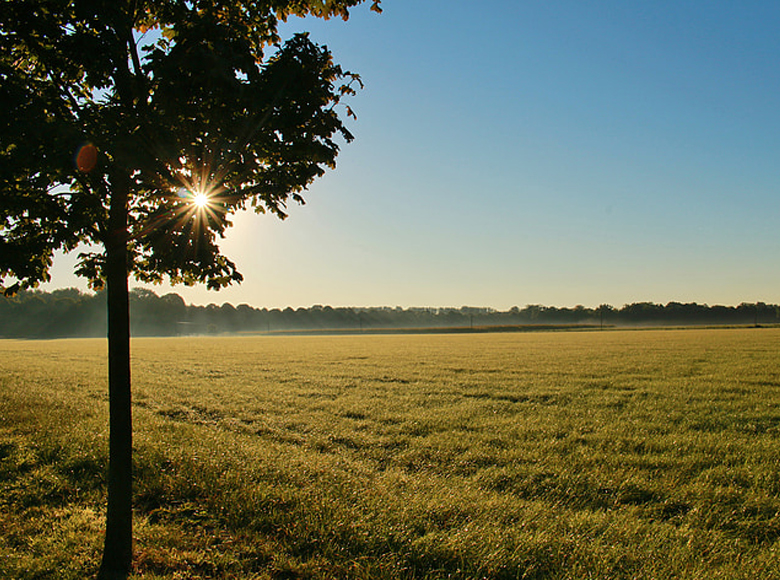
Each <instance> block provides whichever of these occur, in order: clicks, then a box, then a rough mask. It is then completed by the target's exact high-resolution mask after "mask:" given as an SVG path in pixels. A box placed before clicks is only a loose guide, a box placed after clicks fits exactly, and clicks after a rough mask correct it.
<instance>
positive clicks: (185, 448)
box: [0, 329, 780, 580]
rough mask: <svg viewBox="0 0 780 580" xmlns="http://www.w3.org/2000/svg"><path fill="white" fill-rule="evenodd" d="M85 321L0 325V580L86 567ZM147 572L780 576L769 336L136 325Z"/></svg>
mask: <svg viewBox="0 0 780 580" xmlns="http://www.w3.org/2000/svg"><path fill="white" fill-rule="evenodd" d="M105 356H106V346H105V341H101V340H66V341H51V342H22V341H0V577H1V578H19V579H32V578H63V579H71V578H72V579H77V578H78V579H82V578H88V577H90V576H91V575H93V574H94V572H95V571H96V570H97V567H98V563H99V556H100V547H101V542H102V526H103V509H104V507H103V504H104V501H105V497H104V494H105V464H106V455H107V387H106V378H105V377H106V367H105ZM133 356H134V367H133V373H134V376H133V380H134V419H135V425H136V432H135V433H136V434H135V447H136V455H135V462H136V463H135V469H136V483H135V486H136V487H135V497H136V516H135V522H136V526H135V537H136V544H135V549H136V561H135V567H136V571H137V576H136V577H137V578H144V579H147V580H150V579H157V578H166V579H174V578H181V579H184V578H236V579H239V578H241V579H245V578H257V579H261V578H263V579H265V578H274V579H292V578H312V579H330V578H383V579H384V578H387V579H391V578H392V579H411V578H425V579H440V578H441V579H443V578H454V579H458V578H462V579H466V578H487V579H499V578H500V579H504V578H507V579H508V578H512V579H516V578H530V579H543V578H544V579H547V578H549V579H572V580H574V579H586V578H591V579H597V578H598V579H607V578H610V579H612V578H615V579H618V578H620V579H623V578H625V579H629V578H630V579H645V578H646V579H672V578H691V579H693V578H696V579H729V580H731V579H750V580H764V579H780V364H779V363H780V329H723V330H674V331H671V330H669V331H663V330H653V331H609V332H548V333H533V334H488V335H447V336H439V335H423V336H419V335H418V336H341V337H322V336H318V337H252V338H243V339H238V338H186V339H185V338H180V339H139V340H135V341H134V342H133Z"/></svg>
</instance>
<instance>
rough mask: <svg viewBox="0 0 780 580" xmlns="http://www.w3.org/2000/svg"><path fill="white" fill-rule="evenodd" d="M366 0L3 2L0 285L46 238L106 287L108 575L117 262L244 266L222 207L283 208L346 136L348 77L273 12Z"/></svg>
mask: <svg viewBox="0 0 780 580" xmlns="http://www.w3.org/2000/svg"><path fill="white" fill-rule="evenodd" d="M363 1H364V0H14V1H12V2H3V3H2V6H0V108H2V111H3V116H2V119H0V192H2V204H0V290H2V291H3V292H4V293H6V294H12V293H14V292H16V291H18V290H20V289H24V288H30V287H35V286H36V285H37V284H38V283H39V282H41V281H46V280H48V279H49V274H48V271H49V267H50V266H51V262H52V255H53V253H54V252H55V251H56V250H64V251H71V250H74V249H75V248H77V247H79V246H80V245H81V244H85V245H86V246H87V247H89V248H91V249H90V250H89V251H85V252H82V253H81V254H79V259H80V261H79V266H78V268H77V273H78V274H80V275H82V276H85V277H86V278H88V280H89V281H90V283H91V285H92V286H93V287H95V288H100V287H102V286H103V285H105V287H106V290H107V292H106V294H107V310H108V344H109V354H108V357H109V407H110V411H109V414H110V419H109V420H110V435H109V475H108V515H107V529H106V538H105V548H104V554H103V561H102V564H101V571H100V576H101V577H103V578H109V577H124V576H126V575H127V573H128V571H129V569H130V565H131V559H132V547H131V538H132V536H131V533H132V528H131V492H132V486H131V473H132V471H131V468H132V418H131V398H130V339H129V337H130V331H129V321H128V318H129V316H128V308H129V307H128V276H129V275H133V276H135V277H136V278H137V279H139V280H141V281H144V282H159V281H161V280H162V279H163V278H165V277H167V278H169V279H170V280H171V281H172V282H173V283H184V284H195V283H205V284H206V285H207V286H208V287H209V288H213V289H218V288H221V287H224V286H226V285H229V284H231V283H233V282H240V281H241V279H242V277H241V274H240V273H239V272H238V271H237V269H236V266H235V264H234V263H233V262H231V261H230V260H229V259H228V258H227V257H225V256H224V255H222V254H221V253H220V251H219V247H218V244H217V242H218V239H219V238H221V237H223V236H224V234H225V231H226V229H227V228H228V227H229V226H230V225H231V222H230V216H231V214H232V213H234V212H235V211H237V210H239V209H243V208H246V207H249V206H251V207H253V208H254V209H255V210H256V211H258V212H260V213H264V212H266V211H268V212H271V213H273V214H276V215H277V216H278V217H280V218H284V217H286V213H285V210H286V205H287V203H288V201H289V200H293V201H296V202H301V203H302V202H303V198H302V192H303V191H304V190H305V189H306V187H307V186H308V185H309V184H310V183H311V182H312V181H313V180H314V179H315V178H317V177H319V176H321V175H322V174H323V173H324V171H325V168H328V167H330V168H332V167H334V164H335V159H336V156H337V153H338V150H339V148H338V145H337V143H336V141H335V140H334V139H335V138H337V137H339V136H341V137H343V138H344V139H345V140H346V141H350V140H351V139H352V135H351V134H350V133H349V131H348V130H347V129H346V128H345V126H344V125H343V123H342V121H341V119H340V118H339V116H338V114H337V112H336V110H335V109H334V107H335V105H336V104H338V103H339V102H340V99H341V98H342V97H344V96H345V95H350V94H354V85H355V84H358V85H359V84H360V80H359V78H358V77H357V76H356V75H353V74H351V73H349V72H345V71H343V70H342V69H341V67H340V66H339V65H337V64H334V62H333V59H332V56H331V54H330V52H329V51H328V50H327V48H325V47H320V46H318V45H316V44H314V43H313V42H312V41H311V40H310V39H309V38H308V36H307V35H306V34H299V35H296V36H294V37H293V38H291V39H289V40H287V41H286V42H284V43H283V44H282V43H281V39H280V37H279V34H278V26H277V25H278V22H279V21H280V20H282V21H283V20H285V19H286V18H287V17H289V16H292V15H297V16H306V15H313V16H317V17H322V18H330V17H341V18H344V19H346V18H347V17H348V16H349V9H350V8H352V7H354V6H356V5H358V4H360V3H362V2H363ZM379 4H380V0H373V2H372V4H371V9H372V10H375V11H380V7H379ZM347 113H348V114H350V113H351V111H350V110H349V109H348V108H347Z"/></svg>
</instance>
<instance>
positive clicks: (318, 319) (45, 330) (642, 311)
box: [0, 289, 780, 338]
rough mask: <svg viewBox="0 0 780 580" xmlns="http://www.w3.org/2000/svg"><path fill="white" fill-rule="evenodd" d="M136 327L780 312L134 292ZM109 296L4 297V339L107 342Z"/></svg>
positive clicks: (604, 323)
mask: <svg viewBox="0 0 780 580" xmlns="http://www.w3.org/2000/svg"><path fill="white" fill-rule="evenodd" d="M130 313H131V326H132V331H133V334H134V335H137V336H180V335H185V336H186V335H203V334H221V333H239V332H252V333H258V332H259V333H273V332H285V331H323V332H327V331H357V332H378V331H383V330H385V331H392V330H423V329H427V330H436V329H441V330H446V329H462V330H464V331H475V332H477V331H490V330H493V331H497V330H506V331H509V330H523V329H525V330H533V329H534V328H538V327H545V326H566V327H572V326H573V327H588V328H604V327H614V326H618V327H619V326H657V325H756V324H778V323H780V307H778V306H777V305H773V304H765V303H763V302H759V303H756V304H747V303H742V304H740V305H738V306H707V305H702V304H696V303H691V304H681V303H679V302H670V303H668V304H666V305H661V304H653V303H650V302H639V303H635V304H626V305H624V306H622V307H620V308H615V307H613V306H610V305H606V304H605V305H602V306H599V307H597V308H586V307H584V306H575V307H574V308H566V307H562V308H558V307H555V306H542V305H528V306H524V307H523V308H518V307H513V308H510V309H509V310H507V311H500V310H496V309H494V308H488V307H474V306H462V307H458V308H454V307H418V308H401V307H371V308H366V307H361V308H345V307H337V308H332V307H330V306H321V305H316V306H311V307H309V308H297V309H292V308H285V309H280V308H272V309H270V310H269V309H267V308H255V307H252V306H249V305H247V304H240V305H238V306H234V305H232V304H230V303H224V304H222V305H221V306H218V305H216V304H210V305H208V306H194V305H187V304H185V302H184V299H183V298H182V297H181V296H179V295H178V294H174V293H171V294H166V295H165V296H158V295H157V294H155V293H154V292H152V291H150V290H144V289H135V290H133V291H132V293H131V309H130ZM105 333H106V313H105V296H104V295H102V294H91V293H82V292H80V291H79V290H76V289H69V290H58V291H54V292H52V293H47V292H37V291H28V292H24V293H22V294H21V295H20V296H17V297H15V298H11V299H9V298H2V297H0V337H3V336H4V337H30V338H52V337H66V336H81V337H85V336H104V335H105Z"/></svg>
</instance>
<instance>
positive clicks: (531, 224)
mask: <svg viewBox="0 0 780 580" xmlns="http://www.w3.org/2000/svg"><path fill="white" fill-rule="evenodd" d="M382 6H383V9H384V13H383V14H382V15H377V14H375V13H373V12H370V11H369V10H368V6H367V5H363V6H360V7H359V8H358V9H356V10H354V11H353V15H352V17H351V18H350V20H349V21H348V22H346V23H344V22H341V21H337V20H331V21H327V22H325V21H317V20H312V19H306V20H300V19H295V20H294V21H291V22H289V23H287V24H286V25H284V27H283V32H284V33H285V34H286V35H287V34H290V33H292V32H294V31H299V30H309V31H310V32H311V36H312V38H313V39H314V40H315V41H317V42H319V43H321V44H326V45H328V47H329V48H330V49H331V50H332V51H333V53H334V56H335V60H336V61H337V62H339V63H341V64H342V66H344V68H345V69H348V70H354V71H355V72H358V73H360V74H361V76H362V78H363V81H364V82H365V85H366V86H365V89H364V90H363V91H361V92H360V93H359V95H358V96H357V97H356V98H354V99H352V101H351V103H350V105H351V106H352V107H353V109H354V110H355V112H356V113H357V115H358V118H357V120H356V121H354V120H351V119H350V120H349V127H350V130H351V131H352V132H353V133H354V134H355V137H356V140H355V141H354V142H353V143H351V144H345V145H344V146H343V148H342V152H341V155H340V156H339V159H338V167H337V169H336V170H335V171H333V172H329V173H328V174H327V175H326V176H325V177H324V178H323V179H321V180H320V181H318V182H317V183H315V184H314V185H313V186H312V187H311V188H310V190H309V192H308V193H307V195H306V196H305V197H306V199H307V204H306V205H305V206H303V207H292V208H291V209H292V211H291V213H290V218H289V219H288V220H286V221H284V222H279V221H278V220H275V218H272V217H270V216H258V215H254V214H249V215H241V216H238V218H237V219H236V227H235V228H233V229H232V230H231V231H229V233H228V236H227V238H226V239H225V241H224V243H223V248H224V250H225V253H226V254H227V255H228V256H230V257H231V258H232V259H233V260H234V261H235V262H236V263H237V264H238V266H239V269H240V270H241V272H242V273H243V274H244V278H245V281H244V283H243V284H242V285H240V286H234V287H231V288H229V289H226V290H222V291H220V292H218V293H216V292H210V291H206V290H205V288H201V287H195V288H186V287H182V286H176V287H174V288H173V291H175V292H178V293H180V294H181V295H182V296H184V297H185V299H186V300H187V301H188V302H193V303H196V304H206V303H210V302H216V303H222V302H231V303H233V304H240V303H248V304H252V305H255V306H259V307H262V306H267V307H269V308H270V307H282V308H283V307H286V306H292V307H298V306H310V305H312V304H330V305H333V306H340V305H354V306H371V305H374V306H379V305H388V306H396V305H400V306H405V307H407V306H423V305H431V306H461V305H472V306H492V307H495V308H500V309H506V308H509V307H511V306H514V305H517V306H521V307H522V306H524V305H526V304H538V303H541V304H547V305H557V306H573V305H576V304H584V305H586V306H596V305H598V304H601V303H609V304H612V305H614V306H621V305H622V304H625V303H630V302H636V301H644V300H648V301H654V302H661V303H665V302H668V301H671V300H676V301H683V302H688V301H696V302H701V303H709V304H738V303H739V302H742V301H746V302H753V301H757V300H763V301H766V302H775V303H777V302H780V263H778V256H780V233H779V232H778V227H777V222H778V218H779V217H780V107H778V95H780V35H779V34H778V33H777V31H778V30H780V3H778V2H775V1H774V0H772V1H769V0H766V1H751V0H745V1H741V2H736V1H732V2H730V1H713V0H707V1H704V0H696V1H694V0H689V1H675V2H671V1H670V2H666V1H655V2H624V1H606V0H594V1H589V2H582V1H573V0H572V1H563V0H550V1H546V2H509V1H498V0H486V1H484V2H480V3H474V2H468V3H467V2H458V1H455V2H453V1H451V0H450V1H446V2H445V1H443V0H426V1H424V2H423V1H420V0H384V1H383V4H382ZM71 265H72V262H71V260H69V259H68V258H58V260H57V262H56V264H55V270H54V274H55V277H54V280H53V282H52V284H49V285H47V286H46V288H49V289H50V288H52V287H61V286H71V285H74V284H75V280H74V279H72V278H70V277H69V276H67V275H66V272H68V271H69V270H70V269H71ZM152 289H153V290H155V291H156V292H158V293H165V292H168V291H170V290H171V289H170V288H169V287H166V286H163V287H157V288H155V287H153V288H152Z"/></svg>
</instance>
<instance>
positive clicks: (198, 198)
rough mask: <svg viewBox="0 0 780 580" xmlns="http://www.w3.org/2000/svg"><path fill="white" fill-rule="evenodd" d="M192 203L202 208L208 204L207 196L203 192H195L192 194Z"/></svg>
mask: <svg viewBox="0 0 780 580" xmlns="http://www.w3.org/2000/svg"><path fill="white" fill-rule="evenodd" d="M192 203H193V204H194V205H195V207H197V208H200V209H203V208H205V207H206V206H208V204H209V196H208V195H206V194H205V193H196V194H195V195H193V196H192Z"/></svg>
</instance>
